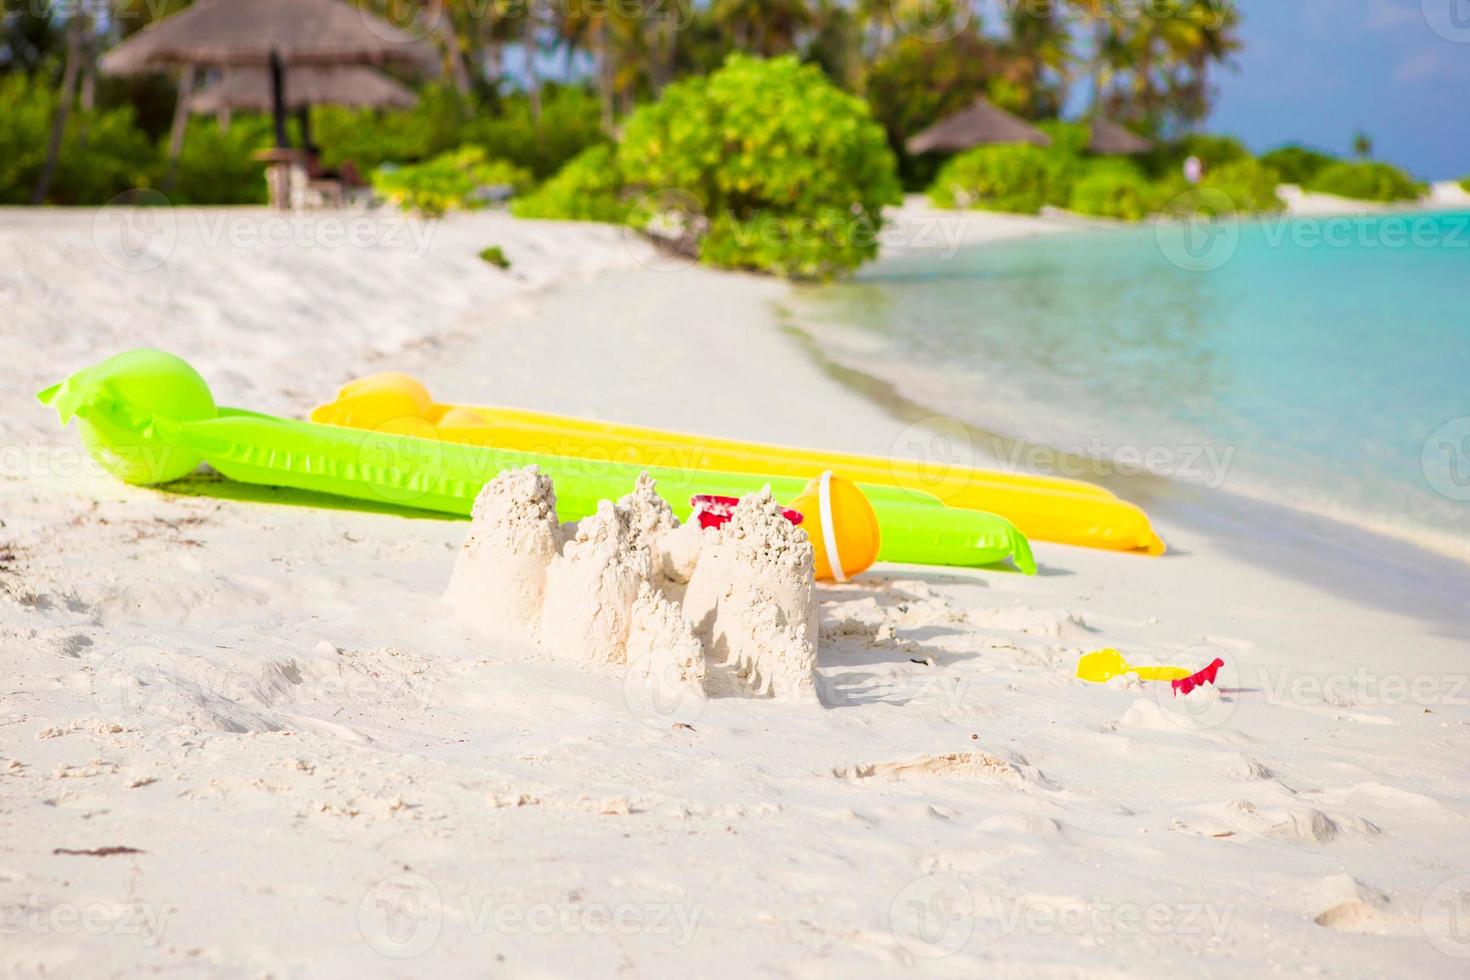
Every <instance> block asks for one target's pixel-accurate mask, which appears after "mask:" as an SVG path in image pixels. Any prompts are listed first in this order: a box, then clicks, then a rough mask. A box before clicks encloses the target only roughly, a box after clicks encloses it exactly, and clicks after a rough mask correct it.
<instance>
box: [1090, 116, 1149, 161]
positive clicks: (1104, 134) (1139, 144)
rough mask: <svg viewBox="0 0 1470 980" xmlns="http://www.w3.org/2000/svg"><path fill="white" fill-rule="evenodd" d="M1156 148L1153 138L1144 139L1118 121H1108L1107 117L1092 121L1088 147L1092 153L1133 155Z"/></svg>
mask: <svg viewBox="0 0 1470 980" xmlns="http://www.w3.org/2000/svg"><path fill="white" fill-rule="evenodd" d="M1153 148H1154V144H1153V141H1152V140H1147V139H1144V138H1143V137H1142V136H1139V135H1138V134H1137V133H1133V132H1130V131H1128V130H1126V129H1124V128H1123V127H1122V126H1119V125H1118V124H1117V123H1111V122H1108V121H1107V120H1106V119H1097V120H1094V121H1093V123H1092V138H1091V139H1090V140H1089V141H1088V143H1087V149H1088V150H1089V151H1090V152H1092V153H1102V154H1116V155H1119V156H1133V155H1134V154H1138V153H1147V152H1149V151H1150V150H1152V149H1153Z"/></svg>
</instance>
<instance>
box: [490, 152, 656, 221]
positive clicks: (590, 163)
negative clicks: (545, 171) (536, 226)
mask: <svg viewBox="0 0 1470 980" xmlns="http://www.w3.org/2000/svg"><path fill="white" fill-rule="evenodd" d="M622 190H623V178H622V175H621V174H620V173H619V171H618V163H617V158H616V155H615V150H614V148H613V147H612V146H610V145H608V144H606V143H604V144H600V145H598V146H591V147H588V148H587V149H585V150H583V151H582V152H581V153H579V154H578V155H577V156H576V157H574V158H573V159H572V161H571V162H570V163H568V164H567V165H566V166H565V167H563V168H562V169H561V173H559V174H557V175H556V176H555V177H553V178H551V179H550V180H548V181H547V182H546V183H544V184H542V185H541V186H540V187H539V188H537V189H536V190H535V191H533V192H531V193H530V194H527V195H525V196H522V197H517V198H515V199H514V200H512V201H511V202H510V212H511V214H513V215H515V216H516V217H517V218H549V219H561V220H564V221H605V222H610V223H613V224H621V223H622V222H623V221H624V220H626V219H627V217H628V206H627V205H626V204H624V203H623V202H622V200H621V197H620V195H621V193H622Z"/></svg>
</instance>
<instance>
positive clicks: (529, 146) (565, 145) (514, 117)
mask: <svg viewBox="0 0 1470 980" xmlns="http://www.w3.org/2000/svg"><path fill="white" fill-rule="evenodd" d="M459 138H460V142H462V143H469V144H473V145H475V146H479V147H482V148H483V149H484V150H485V153H486V155H487V156H489V157H492V158H498V159H502V160H509V161H510V162H512V163H514V164H517V165H519V166H522V167H525V168H526V169H527V170H529V171H531V173H532V174H534V175H535V177H536V179H538V180H544V179H545V178H547V177H549V176H551V175H552V174H554V173H556V172H557V171H558V170H560V169H561V168H562V167H563V166H564V165H565V164H566V163H567V161H569V160H571V159H572V158H573V157H575V156H576V155H577V154H578V153H581V152H582V151H583V150H585V149H587V148H588V147H589V146H595V145H597V144H598V143H603V142H606V140H607V137H606V136H605V135H604V134H603V132H602V114H601V108H600V107H599V106H598V104H597V98H596V96H594V95H593V94H592V93H591V92H589V91H588V90H587V89H585V88H582V87H580V86H548V87H547V89H546V90H545V91H544V92H543V93H542V94H541V118H540V121H539V122H537V121H536V120H535V118H533V116H532V113H531V101H530V99H528V98H527V97H526V96H525V95H524V94H517V95H514V96H510V97H507V98H503V99H501V100H500V104H499V109H498V111H495V112H481V113H479V114H478V115H476V116H475V117H474V118H473V119H471V120H470V121H469V122H467V123H466V124H465V125H464V126H463V127H462V129H461V130H460V134H459Z"/></svg>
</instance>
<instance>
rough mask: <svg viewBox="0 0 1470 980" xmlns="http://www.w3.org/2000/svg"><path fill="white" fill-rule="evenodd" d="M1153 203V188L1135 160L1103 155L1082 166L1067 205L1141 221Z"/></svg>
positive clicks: (1082, 211) (1097, 214)
mask: <svg viewBox="0 0 1470 980" xmlns="http://www.w3.org/2000/svg"><path fill="white" fill-rule="evenodd" d="M1154 204H1155V191H1154V188H1153V186H1152V185H1150V183H1149V180H1148V177H1147V176H1146V175H1145V174H1144V172H1143V171H1142V170H1141V169H1140V168H1139V167H1138V166H1137V165H1136V164H1134V163H1132V162H1130V161H1128V160H1120V159H1116V158H1109V157H1104V158H1101V159H1098V160H1094V161H1092V162H1091V163H1089V164H1088V165H1087V166H1086V167H1085V168H1084V169H1083V171H1082V173H1081V176H1079V177H1078V178H1077V180H1076V182H1075V183H1073V185H1072V189H1071V196H1070V198H1069V200H1068V202H1067V208H1068V210H1071V211H1075V212H1077V213H1078V214H1086V215H1093V216H1095V217H1099V218H1118V219H1120V220H1123V221H1142V220H1143V219H1144V218H1145V217H1147V216H1148V214H1149V212H1150V211H1151V210H1153V208H1154Z"/></svg>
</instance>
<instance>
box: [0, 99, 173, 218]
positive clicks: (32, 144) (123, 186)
mask: <svg viewBox="0 0 1470 980" xmlns="http://www.w3.org/2000/svg"><path fill="white" fill-rule="evenodd" d="M55 111H56V94H55V92H53V91H52V90H51V89H50V87H48V86H47V85H46V83H45V81H44V79H42V78H41V77H40V76H35V77H28V76H26V75H22V74H19V73H15V74H11V75H8V76H4V77H3V78H0V204H29V203H30V200H31V194H32V192H33V191H34V190H35V187H36V182H37V179H38V178H39V177H40V174H41V167H42V165H43V163H44V162H45V159H46V147H47V144H48V143H49V141H50V139H51V123H52V117H53V115H54V113H55ZM156 165H157V156H156V154H155V150H154V147H153V146H152V144H151V143H150V142H149V140H148V138H147V137H146V136H145V135H144V134H143V132H142V131H141V130H140V129H138V127H137V125H136V123H135V121H134V118H133V111H132V109H130V108H128V107H126V106H124V107H121V108H117V109H107V110H95V109H94V110H92V111H91V112H83V111H81V110H80V109H76V110H73V111H72V112H71V113H70V114H69V116H68V119H67V124H66V131H65V132H64V133H63V135H62V142H61V152H60V154H59V155H58V157H57V163H56V172H55V174H54V175H53V178H52V181H51V189H50V193H49V195H48V197H47V203H50V204H105V203H106V202H108V201H109V200H111V199H112V198H114V197H116V196H117V195H118V194H121V193H123V192H125V191H128V190H131V189H133V188H137V187H147V186H149V185H150V183H151V181H152V180H153V176H154V174H153V171H154V169H155V167H156Z"/></svg>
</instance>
